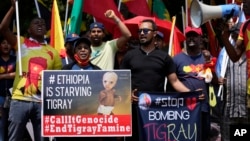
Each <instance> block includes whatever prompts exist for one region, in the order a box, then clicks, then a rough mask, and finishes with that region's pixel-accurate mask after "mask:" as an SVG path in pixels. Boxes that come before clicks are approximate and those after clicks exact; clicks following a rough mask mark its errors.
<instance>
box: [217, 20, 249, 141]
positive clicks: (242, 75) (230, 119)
mask: <svg viewBox="0 0 250 141" xmlns="http://www.w3.org/2000/svg"><path fill="white" fill-rule="evenodd" d="M240 25H241V23H238V24H236V25H235V27H234V28H232V29H233V30H231V38H232V39H233V40H232V41H233V42H231V43H232V45H234V44H235V42H236V41H237V37H238V34H239V30H240V29H239V28H240ZM225 55H227V54H226V50H225V48H223V49H222V50H221V52H220V54H219V58H218V59H219V62H218V63H217V64H216V70H217V75H218V78H219V79H218V81H219V83H220V84H221V85H224V86H225V89H224V91H223V92H222V93H221V95H222V96H223V99H224V100H223V103H224V104H223V116H222V119H221V135H222V136H221V137H222V139H223V141H230V138H229V137H230V125H232V124H247V123H248V124H249V121H248V112H249V111H248V110H247V86H246V84H247V63H246V62H247V61H246V54H245V53H243V54H242V56H241V58H240V59H239V60H238V61H237V62H232V61H231V60H229V59H228V58H226V59H228V61H223V57H224V56H225ZM226 62H227V63H226ZM222 67H226V73H225V74H226V75H225V78H224V76H222V75H221V70H222ZM236 85H237V87H236ZM235 105H237V106H235Z"/></svg>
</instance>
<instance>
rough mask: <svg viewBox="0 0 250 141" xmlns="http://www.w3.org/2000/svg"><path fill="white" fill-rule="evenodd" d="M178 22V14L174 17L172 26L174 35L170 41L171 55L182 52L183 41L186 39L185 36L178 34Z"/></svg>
mask: <svg viewBox="0 0 250 141" xmlns="http://www.w3.org/2000/svg"><path fill="white" fill-rule="evenodd" d="M175 23H176V16H174V17H173V18H172V27H171V33H170V34H172V35H173V36H172V37H171V36H170V41H169V45H170V46H169V55H170V56H172V57H173V56H175V55H177V54H179V53H180V52H182V46H181V42H182V41H183V40H185V37H184V36H183V38H182V37H181V36H178V28H177V27H176V26H175Z"/></svg>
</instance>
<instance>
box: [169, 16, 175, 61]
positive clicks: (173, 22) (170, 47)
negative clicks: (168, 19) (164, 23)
mask: <svg viewBox="0 0 250 141" xmlns="http://www.w3.org/2000/svg"><path fill="white" fill-rule="evenodd" d="M175 22H176V17H175V16H173V17H172V27H171V32H170V39H169V48H168V54H169V55H170V56H172V48H173V45H172V44H173V39H174V27H175Z"/></svg>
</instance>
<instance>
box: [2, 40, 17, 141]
mask: <svg viewBox="0 0 250 141" xmlns="http://www.w3.org/2000/svg"><path fill="white" fill-rule="evenodd" d="M10 52H11V46H10V44H9V43H8V42H7V41H6V40H5V39H4V38H3V37H2V36H0V86H1V87H0V140H1V141H7V140H8V132H7V131H8V116H9V104H10V100H11V88H12V86H13V82H14V78H15V70H16V56H13V55H11V54H10Z"/></svg>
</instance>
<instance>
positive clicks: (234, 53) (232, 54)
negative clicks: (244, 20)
mask: <svg viewBox="0 0 250 141" xmlns="http://www.w3.org/2000/svg"><path fill="white" fill-rule="evenodd" d="M242 25H243V24H242ZM220 26H221V27H220V28H221V29H222V35H221V40H222V42H223V44H224V46H225V49H226V51H227V54H228V56H229V58H230V59H231V60H232V61H233V62H237V61H238V60H239V59H240V57H241V56H242V54H243V53H244V52H245V47H244V43H243V40H240V39H238V40H237V41H236V44H235V46H233V45H232V44H231V43H230V41H229V36H230V32H229V28H228V26H227V25H226V24H221V25H220Z"/></svg>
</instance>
